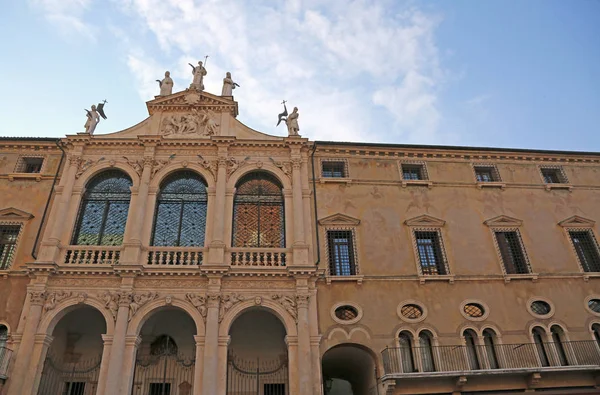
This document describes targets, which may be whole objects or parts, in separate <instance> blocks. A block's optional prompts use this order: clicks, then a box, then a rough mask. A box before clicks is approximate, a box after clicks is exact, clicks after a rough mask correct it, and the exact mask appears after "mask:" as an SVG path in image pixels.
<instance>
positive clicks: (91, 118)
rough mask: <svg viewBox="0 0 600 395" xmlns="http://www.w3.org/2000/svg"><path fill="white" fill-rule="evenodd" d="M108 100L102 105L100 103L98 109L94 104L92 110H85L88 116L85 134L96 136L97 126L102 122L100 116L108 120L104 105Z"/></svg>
mask: <svg viewBox="0 0 600 395" xmlns="http://www.w3.org/2000/svg"><path fill="white" fill-rule="evenodd" d="M105 103H106V100H104V102H102V103H98V107H96V106H95V105H93V104H92V109H91V110H87V109H86V110H85V111H86V113H87V114H86V115H87V121H86V122H85V125H83V127H84V128H85V133H89V134H94V130H96V126H97V125H98V122H100V116H101V117H102V118H104V119H106V115H105V114H104V104H105Z"/></svg>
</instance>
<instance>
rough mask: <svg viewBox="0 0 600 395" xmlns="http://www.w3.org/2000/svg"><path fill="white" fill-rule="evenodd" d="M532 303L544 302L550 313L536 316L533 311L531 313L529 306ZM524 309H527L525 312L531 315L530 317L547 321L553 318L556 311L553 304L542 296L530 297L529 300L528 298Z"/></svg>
mask: <svg viewBox="0 0 600 395" xmlns="http://www.w3.org/2000/svg"><path fill="white" fill-rule="evenodd" d="M534 302H545V303H547V304H548V305H549V306H550V311H549V312H548V313H547V314H537V313H536V312H535V311H533V309H532V308H531V305H532V304H533V303H534ZM525 307H526V308H527V312H528V313H529V314H531V316H532V317H535V318H537V319H542V320H545V319H548V318H552V316H554V313H555V311H556V308H555V307H554V303H552V301H551V300H550V299H548V298H546V297H543V296H532V297H531V298H529V300H528V301H527V305H525Z"/></svg>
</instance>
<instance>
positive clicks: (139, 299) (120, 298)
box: [98, 291, 158, 321]
mask: <svg viewBox="0 0 600 395" xmlns="http://www.w3.org/2000/svg"><path fill="white" fill-rule="evenodd" d="M98 297H99V298H100V299H101V300H102V301H103V302H104V307H105V308H106V309H108V310H109V311H110V313H111V314H112V316H113V319H114V320H115V321H116V320H117V313H118V312H119V307H128V308H129V314H128V317H127V320H128V321H131V318H133V316H134V315H135V314H136V313H137V312H138V310H139V308H140V307H142V306H143V305H145V304H146V303H148V302H150V301H152V300H154V299H156V298H157V297H158V293H157V292H145V293H134V292H111V291H106V292H103V293H100V294H98Z"/></svg>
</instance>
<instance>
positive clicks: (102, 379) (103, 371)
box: [96, 335, 113, 395]
mask: <svg viewBox="0 0 600 395" xmlns="http://www.w3.org/2000/svg"><path fill="white" fill-rule="evenodd" d="M102 341H103V343H104V348H103V349H102V362H100V373H98V388H97V389H96V395H102V394H104V388H105V387H106V379H107V377H108V376H107V374H108V362H109V361H110V351H111V350H110V349H111V347H112V342H113V337H112V336H111V335H102Z"/></svg>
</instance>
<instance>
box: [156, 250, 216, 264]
mask: <svg viewBox="0 0 600 395" xmlns="http://www.w3.org/2000/svg"><path fill="white" fill-rule="evenodd" d="M203 256H204V248H197V247H148V260H147V262H146V263H147V265H148V266H152V267H165V266H200V265H202V259H203Z"/></svg>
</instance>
